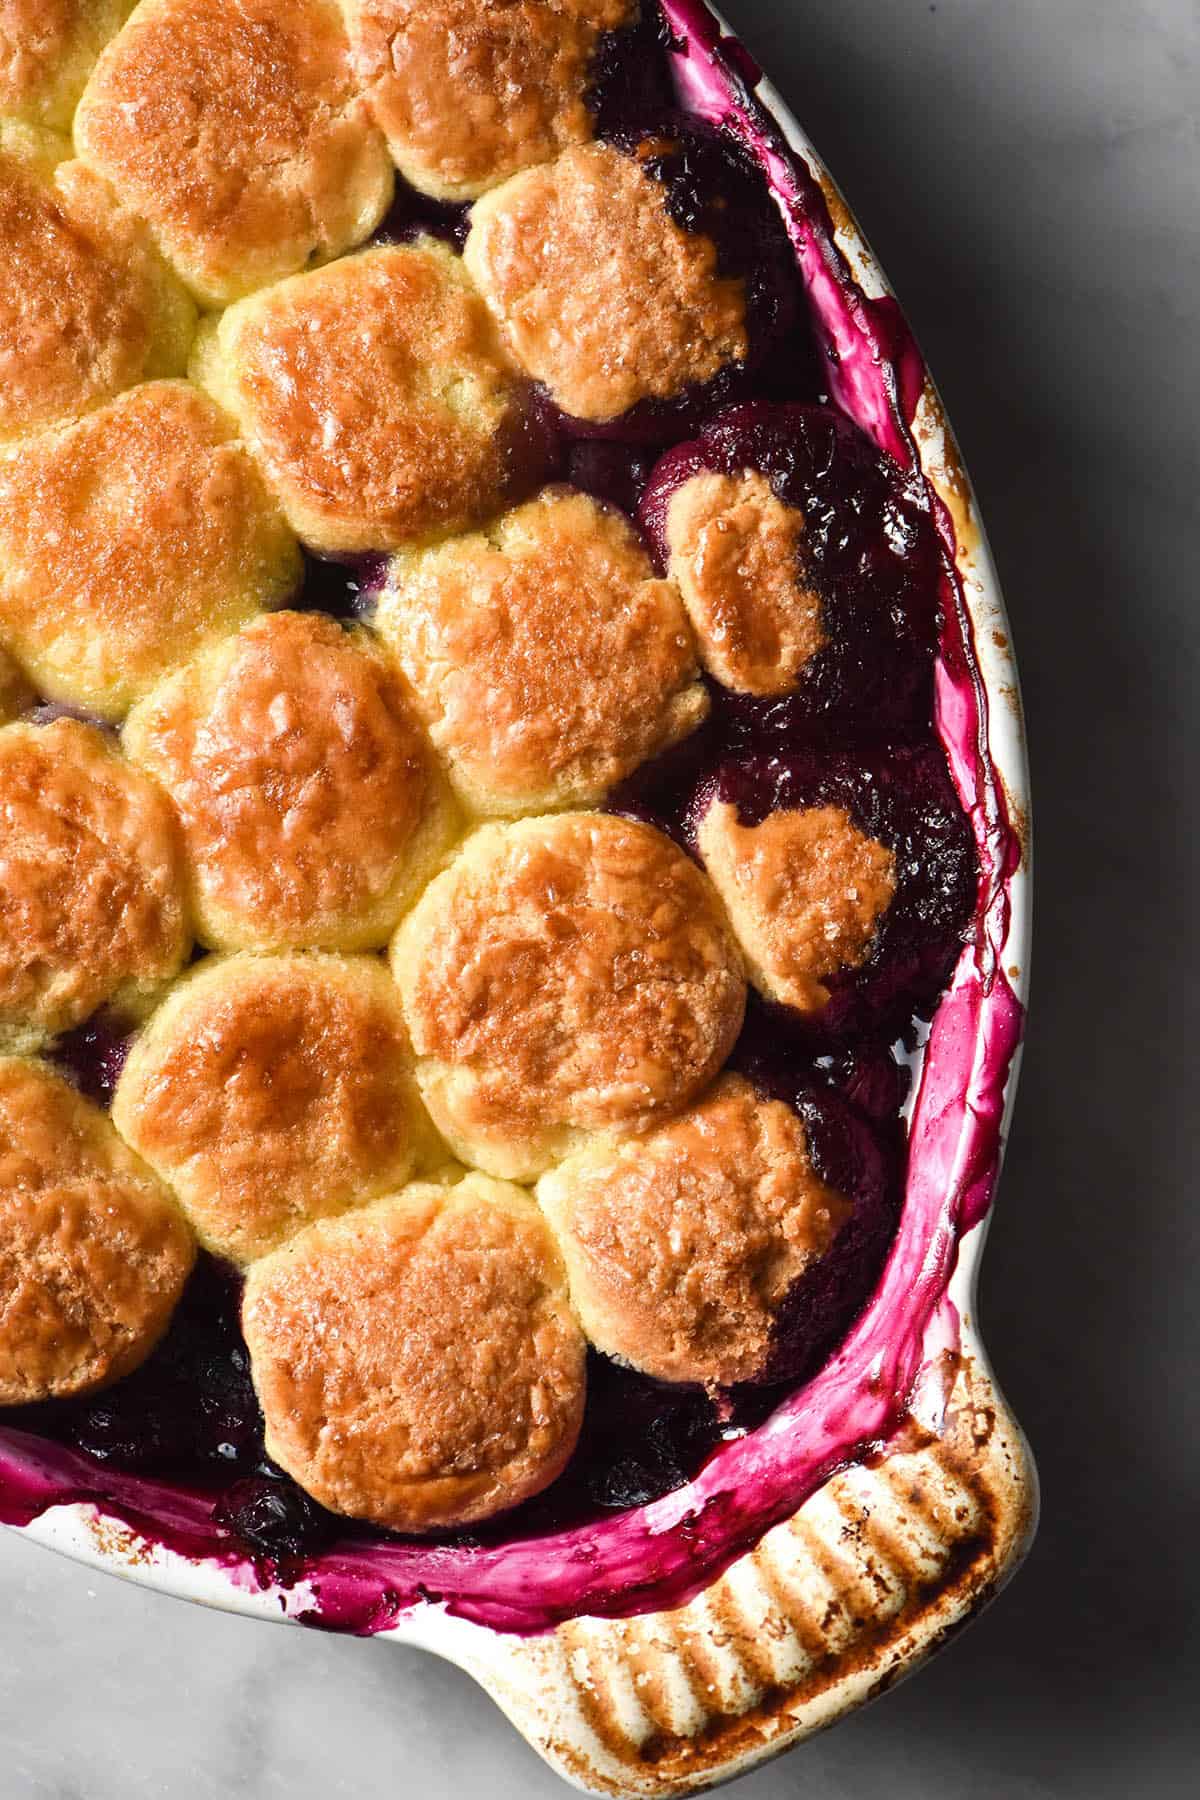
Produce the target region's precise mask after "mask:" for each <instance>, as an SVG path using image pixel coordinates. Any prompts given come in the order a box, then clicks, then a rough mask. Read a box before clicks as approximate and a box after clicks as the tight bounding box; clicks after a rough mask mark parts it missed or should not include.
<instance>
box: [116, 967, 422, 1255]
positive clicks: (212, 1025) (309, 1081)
mask: <svg viewBox="0 0 1200 1800" xmlns="http://www.w3.org/2000/svg"><path fill="white" fill-rule="evenodd" d="M112 1113H113V1121H114V1123H115V1125H116V1127H117V1130H118V1131H119V1132H120V1133H121V1135H122V1137H124V1138H125V1140H126V1142H127V1143H130V1144H132V1145H133V1147H134V1149H135V1150H137V1151H138V1152H139V1154H140V1155H142V1156H144V1157H145V1159H146V1161H147V1162H148V1163H149V1164H150V1165H151V1166H152V1167H153V1168H155V1169H157V1171H158V1173H159V1174H160V1175H161V1176H162V1177H163V1178H164V1180H166V1181H169V1182H170V1183H171V1185H172V1187H173V1188H174V1190H175V1192H176V1194H177V1195H178V1196H179V1199H180V1200H181V1202H182V1203H183V1207H184V1210H185V1212H186V1213H187V1214H188V1217H189V1218H190V1219H191V1221H192V1224H193V1225H194V1226H195V1228H196V1232H197V1235H198V1236H199V1238H200V1240H201V1242H202V1243H204V1244H205V1245H207V1247H208V1248H209V1249H211V1250H215V1251H216V1252H217V1253H218V1255H221V1256H228V1257H231V1258H232V1259H233V1260H234V1261H235V1262H247V1261H249V1260H250V1259H252V1258H253V1257H256V1256H262V1255H264V1254H265V1253H266V1252H267V1251H268V1250H273V1249H274V1248H275V1247H276V1245H278V1244H281V1243H282V1242H283V1241H284V1240H285V1239H286V1238H288V1237H290V1236H292V1235H293V1234H294V1233H295V1232H297V1231H299V1230H301V1229H302V1227H304V1226H305V1225H308V1224H311V1223H312V1221H313V1220H314V1219H319V1218H322V1217H324V1216H326V1215H327V1214H330V1213H337V1212H342V1211H344V1209H345V1208H346V1207H348V1206H356V1205H358V1204H360V1203H361V1202H362V1201H364V1200H371V1199H374V1198H375V1197H376V1196H377V1195H379V1194H385V1193H387V1192H388V1191H389V1190H390V1189H391V1188H394V1187H396V1186H397V1185H398V1184H399V1183H400V1182H402V1181H404V1180H405V1179H406V1177H407V1176H408V1175H409V1173H410V1172H411V1170H412V1167H413V1164H414V1161H415V1160H416V1158H417V1155H418V1153H419V1152H424V1151H425V1150H426V1149H427V1147H428V1146H427V1138H426V1134H427V1132H428V1127H427V1125H426V1123H425V1120H424V1115H423V1114H422V1111H421V1105H420V1101H419V1100H418V1098H417V1093H416V1089H415V1087H414V1085H413V1079H412V1056H411V1053H410V1050H409V1045H408V1037H407V1034H406V1032H405V1029H404V1020H403V1017H402V1014H401V1010H400V1002H399V996H398V995H397V993H396V990H395V987H394V985H393V983H392V982H391V980H390V979H389V977H388V972H387V970H386V968H385V967H384V966H383V964H382V963H381V962H378V961H376V959H375V958H374V957H368V956H362V957H339V956H301V955H293V956H232V957H214V958H212V959H210V960H206V961H205V962H203V963H201V964H200V966H199V968H198V969H197V970H196V972H195V973H194V974H192V975H189V976H186V977H185V978H184V979H183V980H182V981H181V982H180V983H179V984H178V986H177V987H176V988H175V990H174V991H173V993H172V994H171V995H170V997H169V998H168V999H167V1000H166V1001H165V1002H164V1004H163V1005H162V1006H161V1007H160V1008H159V1010H158V1011H157V1012H156V1013H155V1014H154V1017H153V1018H152V1019H151V1021H150V1023H149V1025H148V1026H147V1027H146V1029H145V1031H143V1032H142V1034H141V1035H140V1037H138V1038H137V1039H136V1041H135V1042H134V1045H133V1047H132V1049H131V1050H130V1053H129V1059H128V1061H127V1062H126V1064H125V1068H124V1071H123V1073H122V1075H121V1079H120V1081H119V1082H118V1083H117V1090H116V1093H115V1094H114V1096H113V1107H112Z"/></svg>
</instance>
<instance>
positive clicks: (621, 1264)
mask: <svg viewBox="0 0 1200 1800" xmlns="http://www.w3.org/2000/svg"><path fill="white" fill-rule="evenodd" d="M537 1197H538V1200H539V1202H540V1204H541V1206H542V1209H543V1211H544V1212H545V1214H546V1216H547V1218H548V1219H549V1221H550V1224H551V1226H552V1227H553V1229H554V1232H555V1235H556V1236H557V1238H558V1241H559V1246H560V1248H561V1249H562V1252H563V1256H564V1258H565V1259H566V1264H567V1270H568V1273H569V1276H570V1281H571V1299H572V1303H573V1304H574V1306H575V1309H576V1311H577V1312H578V1314H579V1317H580V1320H581V1322H582V1324H583V1328H584V1330H585V1331H586V1332H587V1334H588V1337H589V1338H590V1339H591V1340H592V1342H593V1343H594V1344H595V1345H596V1347H597V1349H599V1350H603V1351H604V1352H605V1354H606V1355H607V1356H614V1357H616V1358H617V1359H618V1361H620V1362H624V1363H628V1364H629V1365H630V1366H631V1367H632V1368H635V1369H640V1370H641V1371H642V1373H643V1374H645V1375H650V1376H653V1377H654V1379H655V1380H656V1381H696V1382H702V1383H703V1384H704V1385H705V1386H706V1387H729V1386H731V1385H732V1384H733V1383H735V1382H739V1381H753V1380H756V1379H757V1378H759V1377H760V1376H761V1375H762V1374H763V1373H764V1372H765V1370H766V1367H767V1364H768V1361H769V1358H770V1353H771V1348H772V1328H773V1324H774V1320H775V1316H776V1313H777V1311H778V1309H779V1306H780V1304H781V1302H782V1301H783V1299H784V1298H785V1296H786V1294H787V1292H788V1289H789V1288H790V1287H791V1285H792V1283H793V1282H794V1281H796V1280H797V1279H798V1278H799V1277H800V1276H801V1275H802V1274H803V1273H804V1271H805V1270H806V1269H807V1268H808V1267H809V1266H810V1265H811V1264H812V1263H813V1262H814V1261H815V1260H816V1259H817V1258H818V1257H820V1256H823V1255H824V1254H825V1252H826V1251H827V1250H828V1249H829V1246H830V1244H831V1243H832V1242H833V1239H834V1237H835V1235H836V1234H837V1231H838V1230H839V1228H840V1226H841V1225H842V1224H843V1223H844V1221H845V1220H846V1218H847V1217H848V1216H849V1212H850V1206H849V1203H848V1201H847V1200H846V1199H845V1198H844V1197H843V1196H842V1195H841V1194H839V1193H837V1192H836V1191H835V1190H834V1189H833V1188H831V1187H828V1186H827V1185H826V1184H825V1182H823V1181H822V1180H821V1179H820V1177H819V1176H818V1175H817V1174H816V1172H815V1171H814V1169H813V1166H812V1163H811V1161H810V1159H809V1153H808V1142H807V1139H806V1136H805V1132H804V1126H803V1124H802V1122H801V1120H800V1118H799V1117H798V1116H797V1114H796V1113H795V1112H793V1111H792V1109H791V1107H790V1106H785V1105H784V1104H783V1103H782V1101H779V1100H760V1099H759V1098H758V1096H757V1095H756V1094H755V1092H754V1089H753V1088H752V1087H751V1086H750V1084H749V1082H747V1081H744V1080H743V1079H742V1077H741V1076H740V1075H725V1076H722V1078H721V1079H720V1081H718V1082H717V1084H716V1086H715V1087H714V1088H712V1089H711V1090H710V1091H709V1093H708V1094H707V1095H706V1096H705V1097H704V1099H703V1100H700V1101H698V1102H696V1103H695V1104H694V1105H692V1106H690V1107H689V1108H688V1110H687V1111H686V1112H684V1113H682V1114H680V1116H679V1117H678V1118H675V1119H671V1120H669V1121H668V1122H667V1123H666V1124H664V1125H659V1126H658V1127H656V1129H655V1130H653V1131H649V1132H647V1133H645V1134H644V1135H639V1136H636V1137H632V1138H625V1139H622V1140H618V1139H613V1138H599V1139H596V1140H594V1141H593V1142H591V1143H589V1144H587V1145H586V1146H585V1147H584V1148H583V1149H581V1150H579V1151H577V1152H576V1153H575V1154H574V1155H573V1156H570V1157H568V1159H567V1160H566V1162H564V1163H562V1164H561V1165H560V1166H559V1167H558V1168H557V1169H554V1170H552V1171H551V1172H550V1173H549V1174H548V1175H543V1176H542V1179H541V1180H540V1181H539V1183H538V1187H537Z"/></svg>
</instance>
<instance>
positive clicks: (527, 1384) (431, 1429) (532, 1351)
mask: <svg viewBox="0 0 1200 1800" xmlns="http://www.w3.org/2000/svg"><path fill="white" fill-rule="evenodd" d="M242 1328H243V1330H244V1332H245V1336H246V1342H247V1344H248V1345H249V1347H250V1364H251V1370H252V1373H253V1376H254V1385H255V1387H256V1388H257V1390H258V1396H259V1400H260V1401H261V1403H262V1409H263V1416H264V1418H265V1420H266V1441H267V1451H268V1454H269V1455H271V1456H272V1457H274V1459H275V1461H276V1462H278V1463H279V1464H280V1465H281V1467H283V1468H285V1469H286V1470H287V1471H288V1473H289V1474H290V1475H292V1476H293V1477H294V1478H295V1480H297V1481H298V1482H299V1483H300V1485H301V1486H302V1487H303V1488H304V1489H305V1490H306V1491H307V1492H308V1493H310V1494H311V1495H312V1496H313V1498H314V1499H316V1500H319V1501H320V1502H321V1504H322V1505H323V1506H328V1507H330V1508H331V1509H332V1510H333V1511H334V1512H339V1513H347V1514H349V1515H350V1516H351V1517H352V1518H358V1519H371V1520H373V1521H374V1522H375V1523H376V1524H377V1525H387V1526H391V1527H392V1528H393V1529H395V1530H399V1531H435V1530H439V1529H445V1528H447V1527H449V1526H452V1525H468V1524H470V1523H472V1521H474V1520H478V1519H485V1518H489V1517H491V1515H492V1514H493V1513H497V1512H502V1511H504V1510H505V1509H506V1508H508V1507H511V1506H515V1505H516V1504H517V1503H518V1501H520V1500H524V1499H527V1498H528V1497H529V1495H531V1494H536V1493H539V1492H540V1491H541V1489H542V1488H544V1487H546V1486H548V1485H549V1483H550V1482H551V1481H553V1480H554V1478H555V1476H556V1475H557V1474H559V1472H560V1471H561V1470H562V1468H563V1466H564V1465H565V1463H566V1461H567V1459H568V1457H569V1456H570V1454H571V1451H572V1450H573V1449H574V1447H575V1442H576V1439H577V1438H578V1436H579V1427H580V1424H581V1422H582V1418H583V1402H584V1390H585V1381H586V1374H585V1362H584V1343H583V1334H582V1332H581V1331H580V1329H579V1327H578V1325H577V1324H576V1322H575V1319H574V1317H573V1316H572V1313H571V1310H570V1306H569V1305H568V1302H567V1290H566V1276H565V1273H564V1270H563V1266H562V1260H561V1258H560V1257H559V1254H558V1251H557V1249H556V1248H555V1244H554V1240H553V1238H552V1237H551V1235H550V1232H549V1231H548V1229H547V1227H546V1223H545V1221H544V1220H543V1219H542V1217H541V1215H540V1214H539V1212H538V1210H537V1208H536V1206H535V1205H534V1204H533V1202H532V1200H530V1198H529V1196H528V1195H527V1194H525V1193H523V1192H521V1190H520V1189H518V1188H513V1187H509V1186H508V1185H507V1184H506V1183H502V1182H498V1181H489V1180H488V1179H487V1177H486V1176H483V1175H468V1176H467V1177H466V1179H465V1180H463V1181H461V1182H459V1183H458V1185H457V1186H454V1187H439V1186H434V1185H432V1184H429V1183H424V1182H422V1183H419V1184H415V1185H413V1186H412V1187H409V1188H406V1189H405V1190H404V1191H403V1192H402V1193H401V1194H399V1195H397V1196H395V1197H394V1198H393V1199H390V1200H385V1201H383V1202H381V1203H380V1204H378V1205H376V1206H372V1207H368V1208H366V1209H363V1210H359V1211H355V1212H352V1213H349V1214H346V1215H345V1216H344V1217H342V1218H340V1219H334V1220H325V1221H322V1222H321V1223H320V1224H318V1225H314V1226H312V1227H311V1229H310V1230H308V1231H306V1232H304V1234H303V1235H302V1236H301V1237H299V1238H297V1239H295V1240H294V1242H293V1243H291V1244H289V1245H287V1246H286V1247H285V1248H284V1249H282V1250H280V1251H277V1252H276V1254H275V1255H274V1256H270V1257H268V1258H267V1259H266V1260H265V1261H263V1262H260V1263H256V1264H255V1266H254V1267H253V1268H252V1269H251V1270H250V1273H249V1275H248V1277H247V1280H246V1293H245V1299H244V1301H243V1305H242Z"/></svg>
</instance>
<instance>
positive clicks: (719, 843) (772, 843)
mask: <svg viewBox="0 0 1200 1800" xmlns="http://www.w3.org/2000/svg"><path fill="white" fill-rule="evenodd" d="M698 841H699V846H700V854H701V856H702V857H703V858H704V866H705V868H706V869H707V870H708V872H709V874H710V875H711V876H712V879H713V882H714V884H715V886H716V888H717V891H718V893H719V894H720V895H721V898H722V899H723V900H724V902H725V905H726V906H727V908H728V909H729V917H730V920H731V921H732V924H733V928H734V930H735V931H736V932H737V935H738V940H739V942H740V944H741V946H742V949H743V950H744V951H745V954H746V963H747V967H748V969H749V972H750V979H751V981H752V982H753V983H754V985H755V987H756V988H758V990H759V992H760V993H763V994H765V995H766V996H767V998H768V999H769V1000H778V1001H780V1002H781V1003H782V1004H783V1005H784V1006H795V1007H798V1008H799V1009H800V1011H801V1012H820V1010H821V1009H822V1008H823V1007H824V1006H825V1004H826V1002H827V1001H828V999H829V989H828V987H827V986H826V978H827V977H828V976H830V975H834V974H836V973H837V971H838V970H839V969H854V968H857V967H858V966H859V964H860V963H862V962H864V961H865V960H866V958H867V956H868V954H869V953H870V949H871V945H872V942H873V941H874V938H875V933H876V931H877V930H878V927H879V922H880V920H881V919H882V918H883V915H884V913H885V912H886V911H887V909H888V907H889V906H890V905H891V903H892V898H893V896H894V894H895V892H896V859H895V857H894V856H893V855H892V852H891V851H890V850H889V849H888V848H887V846H886V845H885V844H881V843H879V842H878V841H877V840H876V839H875V838H870V837H868V836H867V835H866V833H865V832H862V831H860V830H859V828H858V826H857V825H856V824H855V823H854V821H853V819H852V818H851V817H850V815H849V813H848V812H846V810H845V809H844V808H843V807H840V806H808V807H804V808H802V809H801V810H800V811H796V812H792V811H780V812H773V813H768V815H767V817H766V818H765V819H764V820H763V821H762V823H761V824H760V825H743V824H741V822H740V821H739V819H738V814H737V808H736V807H735V806H730V805H729V804H728V803H727V802H725V801H715V802H714V803H713V805H711V806H710V807H709V809H708V811H707V812H706V813H705V815H704V818H703V819H702V820H701V822H700V829H699V834H698Z"/></svg>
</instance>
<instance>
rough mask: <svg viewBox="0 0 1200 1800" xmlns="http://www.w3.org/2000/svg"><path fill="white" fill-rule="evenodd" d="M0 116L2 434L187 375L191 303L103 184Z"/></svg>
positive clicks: (64, 150)
mask: <svg viewBox="0 0 1200 1800" xmlns="http://www.w3.org/2000/svg"><path fill="white" fill-rule="evenodd" d="M68 157H69V147H68V145H67V144H66V143H65V142H60V141H59V140H56V139H54V138H52V137H50V135H49V134H48V133H37V132H26V131H25V130H23V129H22V128H21V127H19V126H17V127H14V126H11V125H5V124H4V123H3V121H0V441H3V440H4V439H6V438H11V437H16V436H18V435H20V434H21V433H22V432H27V431H32V430H36V429H38V428H39V427H41V426H44V425H48V424H52V423H53V422H54V421H55V420H58V419H71V418H76V417H78V416H79V414H80V413H85V412H89V411H91V409H92V408H93V407H94V406H99V405H101V404H102V403H103V402H104V401H105V400H109V399H111V398H112V397H113V395H115V394H118V393H120V392H121V390H122V389H123V388H127V387H132V386H133V384H134V383H135V382H137V381H143V380H150V379H153V378H154V377H156V376H162V375H181V374H182V373H183V371H184V369H185V367H186V365H187V357H188V350H189V347H190V345H191V341H192V335H193V332H194V330H195V322H196V314H195V308H194V307H193V305H192V303H191V301H190V300H189V299H188V297H187V295H186V293H185V292H184V290H183V288H182V287H181V286H180V285H179V283H178V282H177V281H176V279H175V277H174V276H173V275H172V274H171V273H170V271H169V270H168V268H167V266H166V264H165V263H164V262H163V261H162V259H161V258H160V257H159V255H158V253H157V251H156V250H155V248H154V246H153V244H152V242H151V240H150V237H149V234H148V232H147V231H146V229H145V227H144V226H143V225H141V224H140V223H139V222H138V221H137V220H136V219H135V218H133V217H132V216H131V215H130V214H128V213H125V212H123V211H122V210H121V209H120V208H119V207H118V205H117V203H116V198H115V196H114V194H113V193H112V191H111V189H109V188H108V187H107V186H106V185H105V183H104V182H102V181H101V180H99V179H98V178H97V177H96V176H95V175H93V174H92V173H91V172H90V171H89V170H88V169H86V168H85V167H84V165H83V164H82V163H80V162H73V161H70V160H68Z"/></svg>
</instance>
